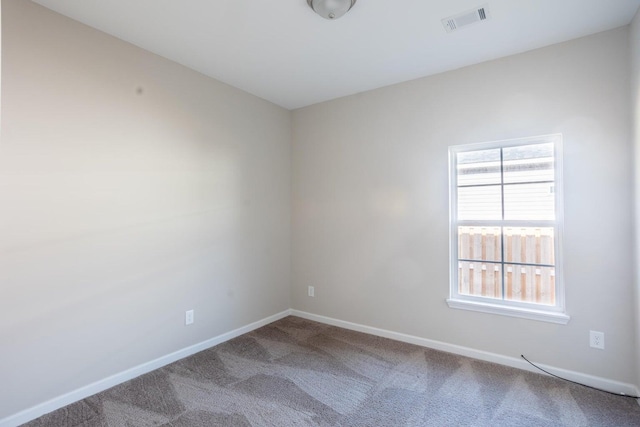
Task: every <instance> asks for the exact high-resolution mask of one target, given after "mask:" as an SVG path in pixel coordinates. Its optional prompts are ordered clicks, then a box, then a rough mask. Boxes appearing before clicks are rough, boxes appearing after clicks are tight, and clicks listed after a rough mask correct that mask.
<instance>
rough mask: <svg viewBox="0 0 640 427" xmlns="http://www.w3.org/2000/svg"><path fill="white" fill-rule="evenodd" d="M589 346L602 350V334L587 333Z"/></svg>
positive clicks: (596, 332) (595, 332)
mask: <svg viewBox="0 0 640 427" xmlns="http://www.w3.org/2000/svg"><path fill="white" fill-rule="evenodd" d="M589 345H590V346H591V347H593V348H599V349H600V350H604V332H598V331H589Z"/></svg>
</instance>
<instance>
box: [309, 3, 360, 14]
mask: <svg viewBox="0 0 640 427" xmlns="http://www.w3.org/2000/svg"><path fill="white" fill-rule="evenodd" d="M307 4H309V7H311V9H313V11H314V12H315V13H317V14H318V15H320V16H322V17H323V18H325V19H338V18H340V17H341V16H342V15H344V14H345V13H347V12H349V10H350V9H351V8H352V7H353V5H354V4H356V0H307Z"/></svg>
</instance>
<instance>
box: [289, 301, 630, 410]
mask: <svg viewBox="0 0 640 427" xmlns="http://www.w3.org/2000/svg"><path fill="white" fill-rule="evenodd" d="M291 315H292V316H298V317H302V318H303V319H308V320H313V321H316V322H320V323H324V324H327V325H332V326H338V327H340V328H344V329H350V330H352V331H357V332H364V333H366V334H370V335H376V336H379V337H384V338H389V339H392V340H396V341H402V342H406V343H409V344H415V345H419V346H421V347H427V348H432V349H434V350H440V351H446V352H448V353H453V354H458V355H461V356H467V357H471V358H474V359H479V360H484V361H486V362H493V363H497V364H500V365H505V366H510V367H512V368H518V369H523V370H525V371H530V372H535V373H539V374H542V372H540V371H539V370H538V369H536V368H534V367H533V366H531V365H530V364H529V363H527V362H526V361H525V360H523V359H522V358H520V357H511V356H504V355H502V354H496V353H490V352H487V351H482V350H476V349H473V348H469V347H463V346H459V345H455V344H449V343H445V342H441V341H435V340H430V339H426V338H420V337H416V336H413V335H407V334H402V333H399V332H393V331H388V330H385V329H378V328H374V327H371V326H365V325H360V324H357V323H351V322H346V321H344V320H338V319H333V318H331V317H326V316H320V315H318V314H312V313H307V312H304V311H299V310H291ZM525 356H526V355H525ZM534 362H535V361H534ZM536 364H537V365H538V366H540V367H541V368H543V369H545V370H547V371H549V372H552V373H553V374H555V375H558V376H561V377H563V378H566V379H569V380H571V381H575V382H578V383H581V384H586V385H589V386H591V387H596V388H600V389H602V390H608V391H610V392H612V393H616V394H626V395H629V396H640V394H638V389H637V388H636V386H635V385H633V384H627V383H623V382H619V381H614V380H610V379H607V378H602V377H596V376H593V375H589V374H584V373H581V372H576V371H569V370H566V369H561V368H556V367H553V366H548V365H543V364H538V363H536ZM543 375H546V374H543ZM638 403H640V399H639V400H638Z"/></svg>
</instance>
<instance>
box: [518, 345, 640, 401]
mask: <svg viewBox="0 0 640 427" xmlns="http://www.w3.org/2000/svg"><path fill="white" fill-rule="evenodd" d="M520 357H522V358H523V359H524V360H526V361H527V362H529V364H530V365H531V366H533V367H534V368H537V369H540V370H541V371H542V372H544V373H545V374H549V375H551V376H552V377H556V378H558V379H560V380H563V381H568V382H570V383H573V384H577V385H581V386H582V387H587V388H590V389H593V390H598V391H603V392H605V393H609V394H613V395H614V396H620V397H629V398H631V399H640V396H631V395H628V394H625V393H614V392H612V391H608V390H603V389H601V388H598V387H591V386H590V385H586V384H582V383H578V382H575V381H571V380H568V379H566V378H562V377H559V376H558V375H556V374H552V373H551V372H549V371H545V370H544V369H542V368H541V367H540V366H538V365H536V364H535V363H533V362H531V361H530V360H529V359H527V358H526V357H524V355H523V354H521V355H520Z"/></svg>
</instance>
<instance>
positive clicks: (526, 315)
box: [447, 298, 571, 325]
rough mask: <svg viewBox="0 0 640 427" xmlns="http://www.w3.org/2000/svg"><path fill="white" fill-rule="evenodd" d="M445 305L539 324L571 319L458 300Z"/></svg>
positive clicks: (534, 311)
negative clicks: (538, 322) (533, 321)
mask: <svg viewBox="0 0 640 427" xmlns="http://www.w3.org/2000/svg"><path fill="white" fill-rule="evenodd" d="M447 304H449V307H451V308H457V309H461V310H470V311H479V312H481V313H490V314H501V315H503V316H511V317H520V318H522V319H530V320H538V321H541V322H550V323H558V324H560V325H566V324H567V323H569V320H570V319H571V317H569V315H567V314H565V313H556V312H553V311H542V310H531V309H527V308H521V307H509V306H504V305H498V304H490V303H486V302H477V301H465V300H459V299H451V298H449V299H447Z"/></svg>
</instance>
